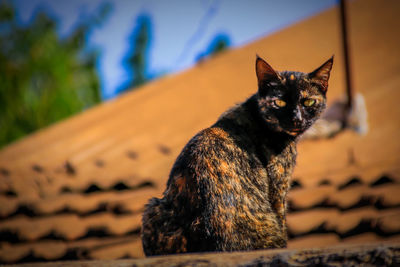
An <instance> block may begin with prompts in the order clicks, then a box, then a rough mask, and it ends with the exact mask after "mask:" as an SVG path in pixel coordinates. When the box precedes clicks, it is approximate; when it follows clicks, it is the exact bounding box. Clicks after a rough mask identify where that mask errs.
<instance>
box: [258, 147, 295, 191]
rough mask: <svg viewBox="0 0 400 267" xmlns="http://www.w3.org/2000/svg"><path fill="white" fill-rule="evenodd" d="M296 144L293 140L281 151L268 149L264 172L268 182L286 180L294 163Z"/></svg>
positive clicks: (291, 171)
mask: <svg viewBox="0 0 400 267" xmlns="http://www.w3.org/2000/svg"><path fill="white" fill-rule="evenodd" d="M296 155H297V152H296V144H295V143H294V142H293V143H291V144H289V145H287V146H286V147H285V148H284V149H283V150H282V151H280V152H279V153H277V152H276V151H272V150H268V154H267V162H266V166H265V169H266V173H267V175H268V177H269V178H270V179H269V180H270V182H276V183H281V182H288V179H289V178H290V176H291V175H292V173H293V169H294V166H295V164H296Z"/></svg>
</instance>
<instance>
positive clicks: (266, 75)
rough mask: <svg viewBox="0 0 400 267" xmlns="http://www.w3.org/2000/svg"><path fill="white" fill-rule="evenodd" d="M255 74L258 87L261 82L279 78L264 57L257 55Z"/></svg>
mask: <svg viewBox="0 0 400 267" xmlns="http://www.w3.org/2000/svg"><path fill="white" fill-rule="evenodd" d="M256 74H257V80H258V88H261V86H262V85H263V84H265V83H266V82H269V81H273V80H279V75H278V74H277V73H276V71H275V70H274V69H273V68H272V67H271V66H270V65H269V64H268V63H267V62H265V60H264V59H262V58H261V57H259V56H258V55H257V59H256Z"/></svg>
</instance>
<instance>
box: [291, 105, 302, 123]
mask: <svg viewBox="0 0 400 267" xmlns="http://www.w3.org/2000/svg"><path fill="white" fill-rule="evenodd" d="M302 121H303V116H302V115H301V111H300V110H299V109H295V110H294V114H293V123H294V125H295V126H296V127H297V126H301V124H302Z"/></svg>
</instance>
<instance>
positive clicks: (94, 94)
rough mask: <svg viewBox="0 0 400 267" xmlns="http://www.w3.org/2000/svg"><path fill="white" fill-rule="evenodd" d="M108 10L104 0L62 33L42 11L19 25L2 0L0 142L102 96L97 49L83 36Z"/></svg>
mask: <svg viewBox="0 0 400 267" xmlns="http://www.w3.org/2000/svg"><path fill="white" fill-rule="evenodd" d="M109 11H110V6H107V5H105V6H103V7H102V8H101V9H100V10H99V12H98V14H97V15H94V16H92V17H89V18H86V19H85V20H84V22H82V23H81V24H80V25H79V26H78V27H76V28H75V30H74V32H72V33H71V34H70V35H69V36H68V37H66V38H63V39H61V38H60V37H59V36H58V35H57V32H56V21H55V19H54V18H52V17H50V16H49V15H48V14H46V13H45V12H43V11H41V12H38V13H37V14H36V15H35V17H34V18H33V20H32V22H31V23H30V24H29V25H27V26H22V25H20V24H19V23H17V20H16V16H15V9H14V7H13V6H12V5H10V4H8V3H7V1H2V2H0V107H1V108H0V147H1V146H4V145H5V144H7V143H9V142H11V141H13V140H16V139H18V138H20V137H22V136H24V135H26V134H29V133H31V132H33V131H35V130H37V129H40V128H42V127H45V126H48V125H50V124H52V123H54V122H56V121H59V120H61V119H63V118H66V117H68V116H70V115H72V114H75V113H77V112H79V111H82V110H83V109H85V108H87V107H90V106H92V105H94V104H96V103H98V102H99V101H100V92H99V87H100V84H99V78H98V75H97V73H96V69H95V63H96V60H97V57H98V55H97V53H96V52H95V51H90V50H89V51H88V49H87V48H85V41H86V40H85V38H86V36H87V34H88V33H89V31H90V30H91V29H92V28H93V27H94V26H96V25H98V24H99V23H101V22H102V21H103V20H104V18H105V16H106V15H107V14H108V13H109Z"/></svg>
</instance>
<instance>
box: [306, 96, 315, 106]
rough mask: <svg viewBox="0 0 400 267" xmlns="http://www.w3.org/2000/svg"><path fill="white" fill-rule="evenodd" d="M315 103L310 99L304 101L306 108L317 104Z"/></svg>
mask: <svg viewBox="0 0 400 267" xmlns="http://www.w3.org/2000/svg"><path fill="white" fill-rule="evenodd" d="M315 102H316V101H315V99H312V98H309V99H307V100H305V101H304V106H306V107H311V106H313V105H314V104H315Z"/></svg>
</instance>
